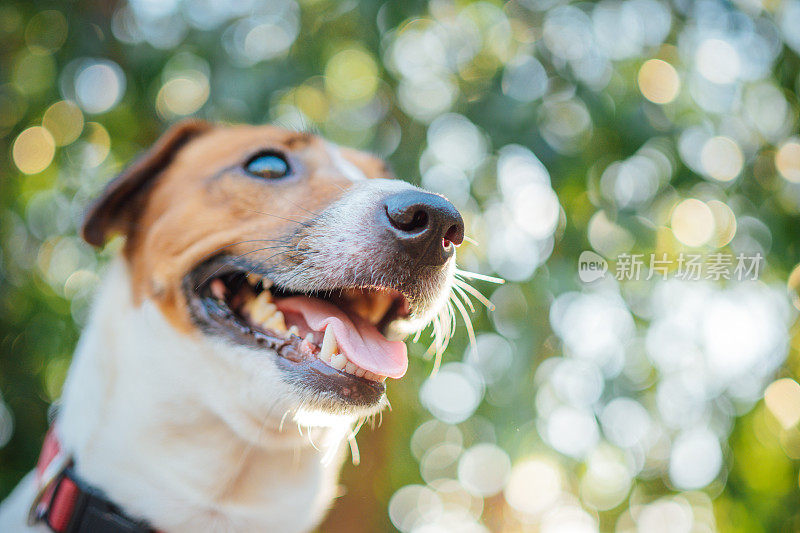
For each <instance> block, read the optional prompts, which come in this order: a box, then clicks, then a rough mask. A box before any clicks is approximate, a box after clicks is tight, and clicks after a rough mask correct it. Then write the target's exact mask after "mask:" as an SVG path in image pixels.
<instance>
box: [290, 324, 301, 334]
mask: <svg viewBox="0 0 800 533" xmlns="http://www.w3.org/2000/svg"><path fill="white" fill-rule="evenodd" d="M289 335H296V336H298V337H299V336H300V328H298V327H297V326H289Z"/></svg>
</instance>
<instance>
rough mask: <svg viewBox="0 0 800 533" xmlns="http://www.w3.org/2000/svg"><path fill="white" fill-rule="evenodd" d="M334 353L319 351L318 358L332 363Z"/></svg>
mask: <svg viewBox="0 0 800 533" xmlns="http://www.w3.org/2000/svg"><path fill="white" fill-rule="evenodd" d="M333 355H334V354H332V353H328V354H326V353H322V352H319V353H318V354H317V358H319V360H320V361H325V362H326V363H328V364H331V358H332V357H333Z"/></svg>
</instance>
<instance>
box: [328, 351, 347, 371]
mask: <svg viewBox="0 0 800 533" xmlns="http://www.w3.org/2000/svg"><path fill="white" fill-rule="evenodd" d="M330 365H331V366H332V367H333V368H335V369H336V370H343V369H344V367H345V365H347V357H345V355H344V354H343V353H335V354H333V355H332V356H331V362H330Z"/></svg>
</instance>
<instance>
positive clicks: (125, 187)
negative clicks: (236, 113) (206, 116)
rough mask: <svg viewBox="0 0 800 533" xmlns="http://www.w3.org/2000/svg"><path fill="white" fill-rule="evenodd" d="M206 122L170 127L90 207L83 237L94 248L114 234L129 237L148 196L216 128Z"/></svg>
mask: <svg viewBox="0 0 800 533" xmlns="http://www.w3.org/2000/svg"><path fill="white" fill-rule="evenodd" d="M212 127H213V126H212V124H210V123H208V122H205V121H203V120H196V119H188V120H183V121H181V122H178V123H177V124H175V125H173V126H172V127H170V128H169V129H168V130H167V131H166V132H165V133H164V134H163V135H162V136H161V137H160V138H159V139H158V141H156V143H155V144H154V145H153V146H152V147H151V148H150V149H149V150H148V151H147V152H145V153H144V155H142V156H141V157H139V159H137V160H136V161H135V162H134V163H133V164H132V165H131V166H129V167H128V168H127V169H126V170H125V171H123V172H122V174H120V175H119V176H117V177H116V178H114V179H113V180H112V181H111V182H110V183H109V184H108V185H107V186H106V188H105V190H104V191H103V193H102V194H101V195H100V197H99V198H98V199H97V200H95V201H94V203H92V205H91V206H90V207H89V210H88V212H87V213H86V217H85V218H84V219H83V227H82V228H81V235H82V236H83V238H84V240H85V241H86V242H88V243H89V244H92V245H94V246H103V244H105V242H106V240H107V239H108V237H109V235H111V234H112V233H122V234H127V233H128V230H129V229H130V225H131V224H132V223H133V222H134V221H135V220H136V219H137V217H138V213H139V212H140V211H141V209H142V206H143V202H142V199H143V198H144V194H143V193H144V192H145V191H146V190H147V188H148V186H149V185H151V183H152V181H153V179H154V178H155V177H156V176H158V175H159V174H160V173H161V172H162V171H163V170H164V169H166V168H167V167H168V166H169V164H170V163H171V162H172V159H173V158H174V157H175V154H176V153H177V152H178V151H179V150H180V149H181V148H182V147H183V146H185V145H186V143H188V142H189V141H190V140H191V139H193V138H195V137H197V136H199V135H202V134H203V133H205V132H207V131H209V130H210V129H211V128H212Z"/></svg>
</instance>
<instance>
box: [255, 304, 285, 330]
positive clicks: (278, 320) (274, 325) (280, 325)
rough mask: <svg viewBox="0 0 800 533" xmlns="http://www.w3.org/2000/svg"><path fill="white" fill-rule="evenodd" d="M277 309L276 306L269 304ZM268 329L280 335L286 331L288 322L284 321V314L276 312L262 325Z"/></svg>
mask: <svg viewBox="0 0 800 533" xmlns="http://www.w3.org/2000/svg"><path fill="white" fill-rule="evenodd" d="M267 305H271V306H273V307H275V305H274V304H267ZM261 325H262V326H264V327H265V328H267V329H271V330H272V331H277V332H278V333H283V332H285V331H286V322H285V321H284V319H283V313H281V312H280V311H275V314H273V315H272V316H271V317H269V318H268V319H267V320H265V321H263V322H262V323H261Z"/></svg>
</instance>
